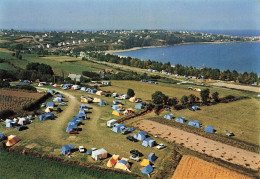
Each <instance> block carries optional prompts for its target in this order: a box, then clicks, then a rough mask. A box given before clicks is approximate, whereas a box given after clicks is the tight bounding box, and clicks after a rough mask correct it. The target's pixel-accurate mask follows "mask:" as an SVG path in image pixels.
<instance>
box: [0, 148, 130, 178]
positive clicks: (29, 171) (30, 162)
mask: <svg viewBox="0 0 260 179" xmlns="http://www.w3.org/2000/svg"><path fill="white" fill-rule="evenodd" d="M0 163H1V173H0V178H2V179H7V178H26V179H30V178H90V179H92V178H93V179H94V178H111V179H112V178H113V179H114V178H115V179H117V178H134V177H133V176H129V175H125V174H119V173H114V172H113V173H112V172H108V171H102V170H98V169H94V168H85V167H82V166H75V165H72V164H68V163H61V162H57V161H51V160H49V159H41V158H35V157H31V156H24V155H21V154H17V153H12V152H6V151H1V150H0Z"/></svg>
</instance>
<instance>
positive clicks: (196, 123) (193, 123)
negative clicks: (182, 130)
mask: <svg viewBox="0 0 260 179" xmlns="http://www.w3.org/2000/svg"><path fill="white" fill-rule="evenodd" d="M188 125H189V126H192V127H197V128H200V123H199V121H190V122H189V123H188Z"/></svg>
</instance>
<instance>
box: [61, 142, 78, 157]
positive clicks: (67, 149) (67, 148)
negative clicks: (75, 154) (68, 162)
mask: <svg viewBox="0 0 260 179" xmlns="http://www.w3.org/2000/svg"><path fill="white" fill-rule="evenodd" d="M73 147H75V146H74V145H72V144H70V145H63V146H62V148H61V149H60V151H61V153H62V154H63V155H66V154H67V153H69V152H71V148H73Z"/></svg>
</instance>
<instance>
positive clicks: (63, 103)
mask: <svg viewBox="0 0 260 179" xmlns="http://www.w3.org/2000/svg"><path fill="white" fill-rule="evenodd" d="M59 106H67V103H65V102H61V103H59Z"/></svg>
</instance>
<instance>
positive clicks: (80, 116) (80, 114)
mask: <svg viewBox="0 0 260 179" xmlns="http://www.w3.org/2000/svg"><path fill="white" fill-rule="evenodd" d="M75 117H76V118H81V119H85V118H86V114H84V113H78V114H77V115H76V116H75Z"/></svg>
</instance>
